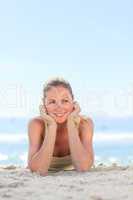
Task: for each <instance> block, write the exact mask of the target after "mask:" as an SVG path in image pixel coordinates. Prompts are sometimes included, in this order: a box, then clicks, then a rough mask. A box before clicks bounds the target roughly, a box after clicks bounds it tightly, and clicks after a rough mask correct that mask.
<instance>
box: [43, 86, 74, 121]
mask: <svg viewBox="0 0 133 200" xmlns="http://www.w3.org/2000/svg"><path fill="white" fill-rule="evenodd" d="M44 105H45V108H46V111H47V113H48V114H49V115H51V114H52V117H54V119H55V121H56V122H57V123H63V122H65V121H66V120H67V117H68V115H69V114H70V113H71V112H72V111H73V105H74V104H73V99H72V96H71V94H70V92H69V90H68V89H66V88H64V87H63V86H57V87H52V88H51V89H50V90H49V91H48V92H47V94H46V98H45V102H44Z"/></svg>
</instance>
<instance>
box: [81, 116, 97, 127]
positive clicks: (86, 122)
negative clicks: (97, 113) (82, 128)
mask: <svg viewBox="0 0 133 200" xmlns="http://www.w3.org/2000/svg"><path fill="white" fill-rule="evenodd" d="M80 124H81V125H86V126H90V127H93V126H94V123H93V120H92V119H91V118H90V117H88V116H85V115H81V116H80Z"/></svg>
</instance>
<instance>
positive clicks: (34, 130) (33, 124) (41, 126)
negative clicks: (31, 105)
mask: <svg viewBox="0 0 133 200" xmlns="http://www.w3.org/2000/svg"><path fill="white" fill-rule="evenodd" d="M44 130H45V123H44V121H43V119H42V118H41V117H40V116H37V117H34V118H32V119H30V120H29V123H28V132H29V135H30V136H31V135H40V134H42V132H44Z"/></svg>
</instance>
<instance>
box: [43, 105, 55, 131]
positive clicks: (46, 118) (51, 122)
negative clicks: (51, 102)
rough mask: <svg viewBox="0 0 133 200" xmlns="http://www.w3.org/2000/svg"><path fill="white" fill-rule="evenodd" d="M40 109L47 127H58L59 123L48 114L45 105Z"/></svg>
mask: <svg viewBox="0 0 133 200" xmlns="http://www.w3.org/2000/svg"><path fill="white" fill-rule="evenodd" d="M39 109H40V116H41V117H42V119H43V120H44V122H45V124H46V126H47V127H49V126H55V127H57V123H56V121H55V119H54V118H53V117H51V116H50V115H48V114H47V113H46V109H45V107H44V105H40V106H39Z"/></svg>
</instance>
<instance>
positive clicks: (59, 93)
mask: <svg viewBox="0 0 133 200" xmlns="http://www.w3.org/2000/svg"><path fill="white" fill-rule="evenodd" d="M46 97H47V98H57V97H71V93H70V92H69V90H68V89H67V88H64V87H63V86H56V87H54V86H53V87H51V88H50V90H48V91H47V94H46ZM71 98H72V97H71Z"/></svg>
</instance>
